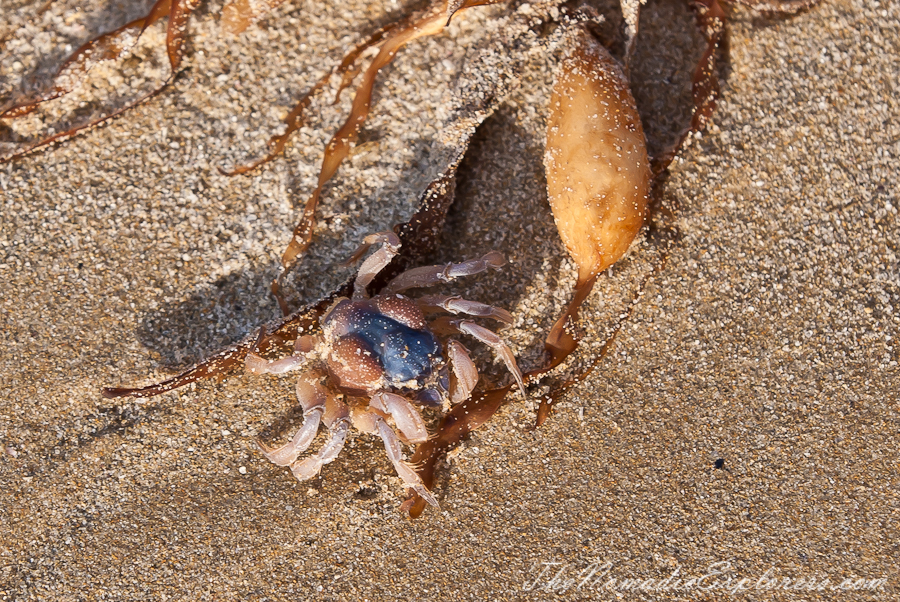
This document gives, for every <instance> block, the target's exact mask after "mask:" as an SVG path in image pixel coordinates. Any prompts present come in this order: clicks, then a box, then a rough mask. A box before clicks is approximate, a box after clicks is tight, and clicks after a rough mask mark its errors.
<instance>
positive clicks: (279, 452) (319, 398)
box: [256, 377, 327, 466]
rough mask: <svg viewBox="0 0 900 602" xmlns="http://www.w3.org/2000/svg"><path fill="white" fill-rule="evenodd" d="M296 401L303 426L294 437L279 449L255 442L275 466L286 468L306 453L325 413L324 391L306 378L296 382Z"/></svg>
mask: <svg viewBox="0 0 900 602" xmlns="http://www.w3.org/2000/svg"><path fill="white" fill-rule="evenodd" d="M297 400H298V401H299V402H300V405H301V406H302V407H303V410H304V412H303V425H302V426H301V427H300V428H299V430H297V432H296V433H295V434H294V437H293V438H292V439H291V440H290V441H289V442H288V443H285V444H284V445H282V446H281V447H279V448H277V449H276V448H271V447H269V446H268V445H266V444H265V443H263V442H262V441H260V440H258V439H257V441H256V445H258V446H259V448H260V449H261V450H262V452H263V454H264V455H265V456H266V458H268V459H269V461H270V462H272V463H273V464H275V465H276V466H288V465H290V464H293V463H294V462H296V461H297V458H298V457H299V456H300V454H302V453H303V452H305V451H306V449H307V448H308V447H309V445H310V443H312V442H313V439H315V438H316V433H318V432H319V422H320V421H321V419H322V415H323V414H324V413H325V403H326V401H327V396H326V394H325V390H324V389H323V388H322V387H321V386H319V385H318V383H316V382H314V381H312V380H311V379H308V378H305V377H304V378H301V379H300V380H298V381H297Z"/></svg>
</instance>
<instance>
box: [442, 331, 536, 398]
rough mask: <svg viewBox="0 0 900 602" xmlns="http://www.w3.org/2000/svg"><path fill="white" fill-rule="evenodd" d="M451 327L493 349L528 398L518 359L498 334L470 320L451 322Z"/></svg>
mask: <svg viewBox="0 0 900 602" xmlns="http://www.w3.org/2000/svg"><path fill="white" fill-rule="evenodd" d="M450 326H451V327H455V328H456V329H457V330H458V331H459V332H461V333H463V334H467V335H469V336H472V337H475V338H476V339H478V340H479V341H481V342H482V343H484V344H485V345H487V346H488V347H490V348H491V349H493V350H494V351H495V352H496V353H497V355H499V356H500V359H502V360H503V362H504V363H505V364H506V367H507V368H508V369H509V371H510V372H512V375H513V377H514V378H515V379H516V384H518V385H519V390H520V391H521V392H522V396H523V397H527V396H526V395H525V381H524V379H523V378H522V371H521V370H519V366H518V364H516V358H515V356H514V355H513V352H512V351H511V350H510V348H509V346H508V345H507V344H506V343H505V342H504V341H503V339H501V338H500V337H499V336H498V335H497V333H496V332H493V331H492V330H488V329H487V328H485V327H483V326H479V325H478V324H476V323H475V322H470V321H469V320H451V321H450Z"/></svg>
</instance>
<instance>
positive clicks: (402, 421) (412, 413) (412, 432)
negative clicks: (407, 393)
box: [369, 391, 428, 443]
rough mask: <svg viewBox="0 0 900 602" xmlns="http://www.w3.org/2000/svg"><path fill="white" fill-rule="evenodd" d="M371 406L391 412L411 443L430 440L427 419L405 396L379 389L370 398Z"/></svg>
mask: <svg viewBox="0 0 900 602" xmlns="http://www.w3.org/2000/svg"><path fill="white" fill-rule="evenodd" d="M369 407H371V408H374V409H376V410H379V411H381V412H384V413H386V414H390V415H391V418H393V419H394V422H395V423H396V425H397V428H398V429H400V432H401V433H403V436H404V437H406V440H407V441H409V442H410V443H423V442H425V441H427V440H428V429H426V428H425V421H424V420H422V416H421V415H420V414H419V412H418V411H417V410H416V408H415V407H413V405H412V404H411V403H410V402H409V400H407V399H406V398H405V397H401V396H400V395H396V394H394V393H387V392H385V391H379V392H378V393H376V394H375V395H373V396H372V398H371V399H370V400H369Z"/></svg>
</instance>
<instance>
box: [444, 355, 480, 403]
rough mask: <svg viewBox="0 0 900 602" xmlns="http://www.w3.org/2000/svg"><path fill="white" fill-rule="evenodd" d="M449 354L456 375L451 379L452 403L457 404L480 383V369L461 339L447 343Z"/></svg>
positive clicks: (451, 366)
mask: <svg viewBox="0 0 900 602" xmlns="http://www.w3.org/2000/svg"><path fill="white" fill-rule="evenodd" d="M447 356H448V357H449V359H450V368H451V370H452V371H453V377H454V378H453V379H452V380H451V381H450V403H452V404H453V405H456V404H458V403H459V402H461V401H465V400H466V399H468V398H469V396H470V395H472V391H473V390H474V389H475V385H476V384H478V369H477V368H476V367H475V362H473V361H472V358H471V357H470V356H469V350H468V349H466V348H465V346H463V344H462V343H460V342H459V341H450V342H448V343H447Z"/></svg>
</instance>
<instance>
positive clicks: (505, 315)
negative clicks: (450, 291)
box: [416, 295, 513, 324]
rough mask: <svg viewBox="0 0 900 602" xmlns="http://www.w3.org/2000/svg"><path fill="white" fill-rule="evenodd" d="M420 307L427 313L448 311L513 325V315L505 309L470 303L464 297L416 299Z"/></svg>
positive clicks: (437, 296)
mask: <svg viewBox="0 0 900 602" xmlns="http://www.w3.org/2000/svg"><path fill="white" fill-rule="evenodd" d="M416 302H417V303H418V304H419V307H421V308H422V309H424V310H425V311H448V312H450V313H451V314H466V315H469V316H478V317H479V318H493V319H495V320H499V321H500V322H504V323H505V324H512V323H513V318H512V315H511V314H510V313H509V312H508V311H506V310H505V309H501V308H499V307H494V306H493V305H487V304H485V303H479V302H478V301H469V300H468V299H463V298H462V297H456V296H451V295H423V296H421V297H419V298H418V299H416Z"/></svg>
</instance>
